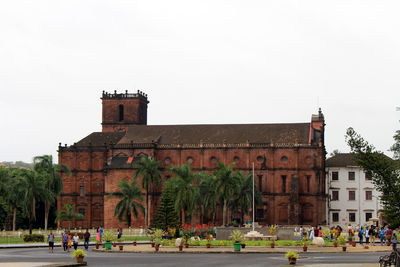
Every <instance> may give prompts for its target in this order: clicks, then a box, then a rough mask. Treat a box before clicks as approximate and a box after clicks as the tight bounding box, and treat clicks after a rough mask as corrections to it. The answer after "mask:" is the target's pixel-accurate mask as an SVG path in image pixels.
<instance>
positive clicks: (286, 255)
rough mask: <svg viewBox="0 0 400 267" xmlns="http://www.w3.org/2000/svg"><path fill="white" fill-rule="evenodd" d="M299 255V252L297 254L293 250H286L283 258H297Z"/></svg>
mask: <svg viewBox="0 0 400 267" xmlns="http://www.w3.org/2000/svg"><path fill="white" fill-rule="evenodd" d="M298 257H299V254H297V253H296V252H293V251H288V252H286V254H285V258H288V259H289V258H296V259H297V258H298Z"/></svg>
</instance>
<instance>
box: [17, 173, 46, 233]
mask: <svg viewBox="0 0 400 267" xmlns="http://www.w3.org/2000/svg"><path fill="white" fill-rule="evenodd" d="M16 175H17V177H18V179H21V183H20V185H21V189H23V190H24V200H25V201H26V205H24V207H25V211H26V212H27V213H28V214H29V234H32V224H33V222H34V221H35V220H36V203H37V202H38V201H42V200H44V198H45V195H46V190H45V183H44V180H43V178H42V177H40V176H39V175H38V174H37V173H36V172H34V171H32V170H27V169H18V170H17V174H16Z"/></svg>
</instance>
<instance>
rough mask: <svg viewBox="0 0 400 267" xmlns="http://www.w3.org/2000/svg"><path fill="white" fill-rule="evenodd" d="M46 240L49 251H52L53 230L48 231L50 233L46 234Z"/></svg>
mask: <svg viewBox="0 0 400 267" xmlns="http://www.w3.org/2000/svg"><path fill="white" fill-rule="evenodd" d="M47 242H49V252H50V251H51V253H53V252H54V235H53V231H50V234H49V235H48V236H47Z"/></svg>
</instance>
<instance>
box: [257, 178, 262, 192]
mask: <svg viewBox="0 0 400 267" xmlns="http://www.w3.org/2000/svg"><path fill="white" fill-rule="evenodd" d="M257 176H258V191H260V192H262V186H263V184H262V177H263V176H262V175H257Z"/></svg>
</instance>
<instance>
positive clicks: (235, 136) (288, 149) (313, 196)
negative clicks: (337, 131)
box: [58, 91, 327, 228]
mask: <svg viewBox="0 0 400 267" xmlns="http://www.w3.org/2000/svg"><path fill="white" fill-rule="evenodd" d="M101 100H102V131H101V132H94V133H91V134H89V135H88V136H86V137H85V138H83V139H82V140H80V141H78V142H77V143H74V144H73V145H70V146H67V145H65V146H62V145H61V144H60V145H59V149H58V152H59V163H61V164H64V165H66V166H67V167H68V168H69V169H70V170H71V176H70V177H65V176H64V177H63V178H64V179H63V182H64V190H63V192H62V194H61V196H60V197H59V200H58V209H62V208H63V204H64V203H70V204H73V205H74V206H75V209H76V212H80V213H82V214H84V216H85V219H84V220H83V221H74V222H73V223H72V225H74V226H75V227H82V228H86V227H97V226H100V225H102V226H104V227H105V228H117V227H126V225H125V223H124V222H119V221H118V219H117V218H116V217H115V216H114V209H115V205H116V203H117V201H118V200H117V199H114V198H109V197H107V194H108V193H110V192H113V191H115V190H117V184H118V181H120V180H121V179H124V178H126V179H128V180H130V179H132V177H133V173H134V171H135V169H134V168H133V167H132V164H131V161H132V158H139V157H141V156H150V157H153V158H155V159H156V160H157V161H160V162H161V163H162V165H163V166H162V168H161V172H162V177H163V180H164V181H165V180H166V179H169V178H170V177H171V175H172V174H171V173H169V172H168V171H167V168H168V167H169V166H180V165H182V164H183V163H186V162H190V164H191V166H192V169H193V171H208V172H212V171H213V170H214V169H215V168H216V166H217V162H218V161H221V162H223V163H224V164H227V165H228V164H231V163H235V165H234V169H235V170H241V171H243V172H246V173H248V172H251V171H252V165H253V163H254V167H255V183H256V184H257V186H258V190H260V193H261V195H262V200H263V205H262V206H260V207H257V209H256V211H255V214H256V221H257V222H259V224H280V225H294V224H309V225H317V224H324V223H326V221H325V213H326V198H327V195H326V192H325V188H326V185H325V155H326V151H325V146H324V126H325V122H324V116H323V114H322V112H321V111H319V112H318V114H317V115H312V117H311V121H310V122H305V123H279V124H223V125H221V124H220V125H147V107H148V103H149V101H148V98H147V95H146V94H144V93H143V92H140V91H138V92H137V93H128V92H127V91H126V92H125V93H117V92H116V91H114V93H107V92H104V91H103V94H102V97H101ZM139 184H140V185H141V181H140V180H139ZM156 191H157V190H156ZM158 191H161V189H159V190H158ZM143 194H144V191H143ZM149 199H150V211H149V215H150V216H149V218H150V220H151V218H152V215H153V214H154V213H155V211H156V208H157V205H158V204H159V202H160V192H155V193H154V194H153V195H152V196H151V197H150V198H149ZM234 216H235V215H234V214H232V215H231V217H232V218H233V217H234ZM199 220H200V219H199V217H198V216H197V217H196V216H194V219H193V223H203V222H200V221H199ZM150 223H151V221H150ZM218 223H219V224H222V216H221V212H218V211H217V224H218ZM144 225H145V221H144V216H143V215H141V216H139V218H138V219H134V220H133V226H132V227H140V226H144Z"/></svg>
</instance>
